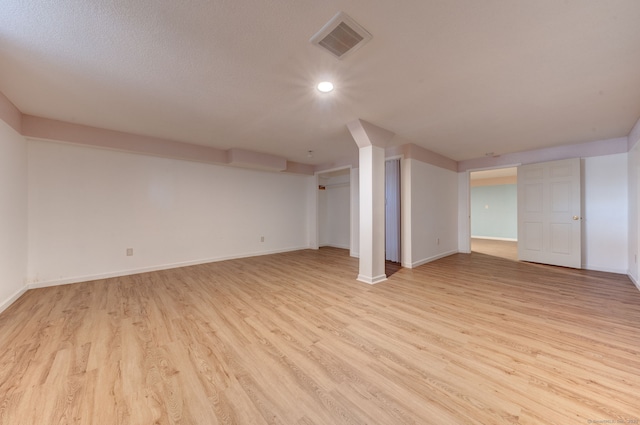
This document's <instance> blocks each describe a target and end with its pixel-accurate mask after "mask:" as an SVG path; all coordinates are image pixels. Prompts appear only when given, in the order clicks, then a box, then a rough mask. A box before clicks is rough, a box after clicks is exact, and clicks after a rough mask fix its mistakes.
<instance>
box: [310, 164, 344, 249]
mask: <svg viewBox="0 0 640 425" xmlns="http://www.w3.org/2000/svg"><path fill="white" fill-rule="evenodd" d="M350 237H351V169H350V168H344V169H340V170H335V171H330V172H326V173H321V174H318V247H333V248H341V249H350V248H351V247H350Z"/></svg>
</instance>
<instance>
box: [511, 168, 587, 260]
mask: <svg viewBox="0 0 640 425" xmlns="http://www.w3.org/2000/svg"><path fill="white" fill-rule="evenodd" d="M581 219H582V217H581V190H580V158H575V159H567V160H562V161H551V162H544V163H540V164H530V165H523V166H520V167H518V258H519V259H520V260H523V261H531V262H535V263H544V264H552V265H556V266H564V267H573V268H577V269H579V268H581V266H582V253H581V246H582V245H581V244H582V242H581V229H582V223H581Z"/></svg>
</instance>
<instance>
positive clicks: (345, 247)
mask: <svg viewBox="0 0 640 425" xmlns="http://www.w3.org/2000/svg"><path fill="white" fill-rule="evenodd" d="M325 246H328V247H329V248H339V249H349V245H335V244H330V243H328V244H324V245H320V247H325Z"/></svg>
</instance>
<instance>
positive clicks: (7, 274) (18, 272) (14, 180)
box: [0, 120, 28, 311]
mask: <svg viewBox="0 0 640 425" xmlns="http://www.w3.org/2000/svg"><path fill="white" fill-rule="evenodd" d="M27 226H28V222H27V142H26V141H25V140H24V138H23V137H22V136H21V135H20V134H18V133H17V132H16V131H15V130H14V129H13V128H11V127H10V126H9V125H7V124H6V123H5V122H4V121H2V120H0V311H3V310H4V309H6V308H7V307H8V306H9V305H10V304H11V303H12V302H13V301H15V300H16V299H17V298H18V297H19V296H20V295H22V293H23V292H24V291H25V290H26V286H25V283H26V282H25V278H26V275H27V228H28V227H27Z"/></svg>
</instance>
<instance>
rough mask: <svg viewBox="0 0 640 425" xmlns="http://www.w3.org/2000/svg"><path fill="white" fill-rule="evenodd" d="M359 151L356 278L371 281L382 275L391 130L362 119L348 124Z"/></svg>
mask: <svg viewBox="0 0 640 425" xmlns="http://www.w3.org/2000/svg"><path fill="white" fill-rule="evenodd" d="M347 127H348V128H349V131H350V132H351V135H352V136H353V139H354V140H355V142H356V144H357V145H358V150H359V158H360V165H359V167H358V168H359V169H360V171H359V173H360V266H359V272H358V280H359V281H361V282H365V283H369V284H374V283H378V282H382V281H384V280H386V279H387V276H386V274H385V261H384V258H385V247H384V244H385V216H384V197H385V190H384V189H385V188H384V161H385V147H386V145H387V144H388V142H389V141H390V140H391V139H392V138H393V136H394V133H392V132H390V131H387V130H385V129H383V128H380V127H377V126H375V125H373V124H371V123H368V122H366V121H363V120H356V121H353V122H351V123H349V124H348V125H347Z"/></svg>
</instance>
